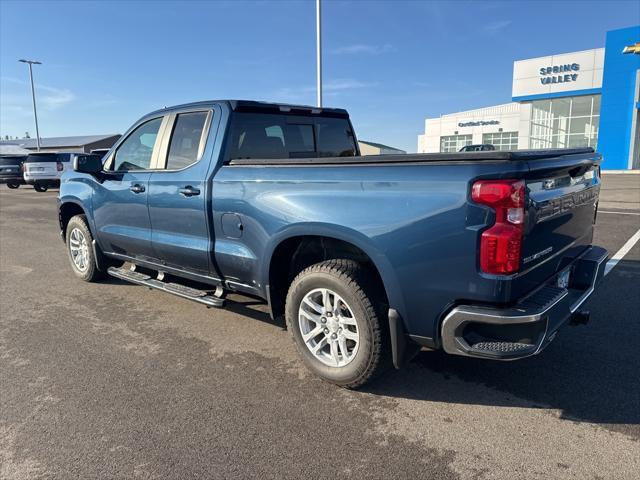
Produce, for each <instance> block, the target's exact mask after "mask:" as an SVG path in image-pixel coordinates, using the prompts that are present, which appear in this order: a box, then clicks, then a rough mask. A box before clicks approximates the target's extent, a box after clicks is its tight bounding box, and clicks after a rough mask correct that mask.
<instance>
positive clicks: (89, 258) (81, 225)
mask: <svg viewBox="0 0 640 480" xmlns="http://www.w3.org/2000/svg"><path fill="white" fill-rule="evenodd" d="M74 230H78V231H79V232H80V233H81V234H82V237H84V239H85V242H86V249H85V250H84V255H86V261H85V262H84V265H85V268H84V270H83V269H82V268H80V267H79V266H78V265H76V263H75V262H74V260H73V254H72V253H71V238H72V234H73V232H74ZM65 240H66V242H65V243H66V245H67V255H68V256H69V263H70V264H71V269H72V270H73V273H74V274H75V275H76V277H78V278H79V279H80V280H84V281H85V282H95V281H97V280H100V279H102V278H104V277H105V274H104V272H101V271H100V270H98V266H97V264H96V258H95V253H94V251H93V248H92V241H93V236H92V235H91V230H89V226H88V225H87V219H86V217H85V216H84V215H76V216H75V217H72V218H71V220H69V223H68V224H67V230H66V238H65Z"/></svg>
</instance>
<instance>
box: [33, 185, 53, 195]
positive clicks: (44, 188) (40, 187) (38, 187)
mask: <svg viewBox="0 0 640 480" xmlns="http://www.w3.org/2000/svg"><path fill="white" fill-rule="evenodd" d="M33 189H34V190H35V191H36V192H40V193H42V192H46V191H47V190H49V187H47V186H46V185H42V184H41V183H36V184H34V185H33Z"/></svg>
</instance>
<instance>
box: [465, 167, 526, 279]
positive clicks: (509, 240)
mask: <svg viewBox="0 0 640 480" xmlns="http://www.w3.org/2000/svg"><path fill="white" fill-rule="evenodd" d="M471 198H472V199H473V201H474V202H476V203H479V204H481V205H486V206H488V207H490V208H492V209H493V210H494V211H495V212H496V221H495V223H494V224H493V226H491V227H490V228H488V229H487V230H485V231H484V232H482V237H481V239H480V268H481V269H482V271H483V272H485V273H493V274H498V275H501V274H502V275H504V274H510V273H515V272H517V271H518V270H519V269H520V251H521V249H522V234H523V231H524V198H525V186H524V181H523V180H480V181H477V182H475V183H474V184H473V187H472V188H471Z"/></svg>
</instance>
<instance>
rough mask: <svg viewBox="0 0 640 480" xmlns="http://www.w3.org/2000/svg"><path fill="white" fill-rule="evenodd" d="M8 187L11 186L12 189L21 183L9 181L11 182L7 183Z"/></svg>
mask: <svg viewBox="0 0 640 480" xmlns="http://www.w3.org/2000/svg"><path fill="white" fill-rule="evenodd" d="M7 187H9V188H10V189H11V190H14V189H16V188H18V187H20V184H19V183H13V182H9V183H7Z"/></svg>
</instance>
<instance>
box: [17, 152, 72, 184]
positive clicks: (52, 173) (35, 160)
mask: <svg viewBox="0 0 640 480" xmlns="http://www.w3.org/2000/svg"><path fill="white" fill-rule="evenodd" d="M73 155H74V154H73V153H57V152H38V153H30V154H29V156H28V157H27V159H26V160H25V162H24V181H25V182H26V183H28V184H29V185H33V188H34V189H35V190H36V191H37V192H46V191H47V189H49V188H51V187H54V188H55V187H59V186H60V177H61V176H62V173H63V172H64V171H65V170H69V169H70V168H69V167H70V165H71V159H72V157H73Z"/></svg>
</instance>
